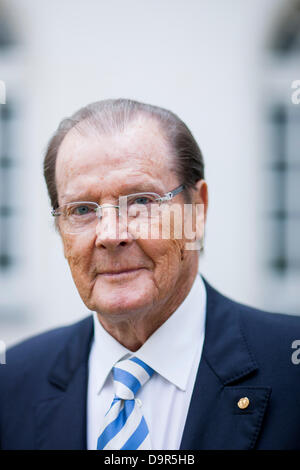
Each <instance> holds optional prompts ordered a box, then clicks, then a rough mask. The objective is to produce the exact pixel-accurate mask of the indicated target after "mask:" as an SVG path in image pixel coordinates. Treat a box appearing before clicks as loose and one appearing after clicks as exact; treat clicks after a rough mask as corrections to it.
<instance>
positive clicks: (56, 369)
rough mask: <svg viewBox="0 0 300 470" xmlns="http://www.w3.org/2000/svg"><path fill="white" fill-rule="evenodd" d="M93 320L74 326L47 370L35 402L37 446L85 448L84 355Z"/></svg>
mask: <svg viewBox="0 0 300 470" xmlns="http://www.w3.org/2000/svg"><path fill="white" fill-rule="evenodd" d="M92 337H93V320H92V317H91V316H90V317H88V318H86V319H84V320H83V321H82V322H80V323H79V324H78V325H77V326H76V330H75V331H74V332H73V334H72V335H71V336H70V337H69V338H68V339H67V340H66V343H65V345H64V347H63V348H62V349H61V351H60V352H59V353H58V355H57V358H56V361H55V363H54V365H53V367H52V369H51V371H50V373H49V376H48V379H49V384H48V389H47V390H46V391H45V392H44V393H43V396H41V397H40V399H39V400H38V402H37V403H36V405H35V407H34V408H35V409H34V412H35V426H36V432H35V436H36V437H35V438H36V448H37V449H86V399H87V379H88V356H89V350H90V344H91V339H92Z"/></svg>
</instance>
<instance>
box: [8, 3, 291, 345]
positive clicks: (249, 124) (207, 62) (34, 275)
mask: <svg viewBox="0 0 300 470" xmlns="http://www.w3.org/2000/svg"><path fill="white" fill-rule="evenodd" d="M285 2H286V0H247V1H241V0H226V1H223V0H202V1H201V0H188V1H183V0H151V1H150V2H147V1H140V0H126V2H125V1H122V0H110V1H104V0H103V1H102V0H100V1H97V0H76V1H74V0H51V1H50V0H44V1H43V2H39V1H37V0H9V1H7V2H6V3H7V7H8V8H9V10H10V12H11V14H12V15H13V20H14V23H15V25H16V27H17V30H18V31H19V34H20V37H21V42H22V45H23V48H22V52H21V59H20V60H21V61H22V67H23V69H24V77H23V78H22V80H21V82H20V86H21V87H22V93H23V95H24V103H25V104H24V106H25V108H24V118H23V124H24V126H23V127H22V129H20V135H18V136H16V139H20V141H21V142H22V143H23V144H22V148H23V151H22V159H23V162H22V164H23V168H24V181H23V188H22V192H21V194H20V197H21V198H22V201H23V203H24V207H25V203H26V206H27V207H30V208H31V213H30V216H28V217H27V216H26V217H23V218H22V220H20V230H21V232H22V237H21V238H22V241H21V242H20V243H21V244H22V248H23V250H24V258H25V261H26V268H25V269H26V274H25V271H24V273H23V275H22V276H21V277H20V278H19V281H18V288H17V290H18V295H17V297H18V299H16V295H15V294H14V295H12V298H11V302H12V303H13V302H15V303H18V304H19V305H21V307H22V304H24V312H25V310H26V311H28V312H29V313H28V316H27V317H26V318H25V319H24V320H22V319H20V320H17V321H15V322H11V324H10V325H9V324H8V323H6V324H5V325H4V324H3V325H2V327H1V337H2V338H3V339H4V340H5V341H6V342H7V343H13V342H16V341H17V340H19V339H20V338H23V337H25V336H27V335H28V334H33V333H36V332H38V331H41V330H44V329H46V328H50V327H53V326H56V325H61V324H65V323H69V322H72V321H74V320H76V319H78V318H80V317H82V316H83V315H85V314H86V313H87V311H86V309H85V306H84V305H83V304H82V302H81V300H80V298H79V296H78V294H77V291H76V289H75V287H74V285H73V282H72V279H71V276H70V274H69V271H68V268H67V266H66V262H65V260H64V258H63V254H62V249H61V244H60V241H59V239H58V236H57V235H56V234H55V232H54V230H52V227H51V223H52V221H51V217H50V215H49V213H50V207H49V202H48V199H47V194H46V188H45V184H44V181H43V179H42V158H43V152H44V149H45V146H46V143H47V141H48V139H49V138H50V135H51V133H52V132H53V131H54V129H55V128H56V126H57V125H58V122H59V121H60V120H61V119H62V118H63V117H64V116H66V115H69V114H70V113H72V112H73V111H75V110H76V109H77V108H79V107H81V106H82V105H84V104H86V103H88V102H91V101H96V100H99V99H105V98H117V97H129V98H133V99H137V100H141V101H145V102H149V103H151V104H156V105H160V106H163V107H166V108H169V109H171V110H172V111H174V112H176V113H177V114H178V115H179V116H180V117H181V118H182V119H183V120H184V121H185V122H186V123H187V125H188V126H189V127H190V129H191V130H192V132H193V133H194V135H195V137H196V139H197V140H198V142H199V144H200V147H201V149H202V151H203V153H204V158H205V162H206V176H207V181H208V184H209V189H210V208H209V216H208V224H207V231H206V248H205V255H204V257H203V258H202V261H201V266H200V270H201V272H202V273H203V274H204V275H206V277H207V279H208V280H209V281H210V282H211V283H212V284H213V285H214V286H215V287H216V288H218V289H220V290H221V291H222V292H223V293H225V294H227V295H229V296H232V297H233V298H235V299H236V300H239V301H241V302H246V303H249V304H252V305H254V306H258V307H263V308H268V307H272V306H273V303H272V298H271V297H272V294H271V292H270V293H269V295H270V296H269V298H266V296H265V295H264V289H263V285H264V279H265V272H264V270H263V269H262V266H261V259H262V256H261V255H262V252H261V251H262V234H261V227H260V224H261V222H260V213H259V210H260V196H261V192H262V187H263V181H262V178H263V173H262V172H261V162H262V159H264V147H263V145H262V139H263V136H262V125H263V118H264V116H263V115H262V112H261V106H260V104H261V103H260V93H261V84H262V78H263V73H264V65H263V60H264V45H265V40H266V35H267V33H268V30H269V28H270V25H271V24H272V19H273V17H276V15H277V14H278V7H279V6H282V5H283V4H284V3H285ZM0 65H1V57H0ZM0 70H1V69H0ZM296 78H297V77H296ZM0 79H5V77H2V76H1V72H0ZM27 215H28V214H27Z"/></svg>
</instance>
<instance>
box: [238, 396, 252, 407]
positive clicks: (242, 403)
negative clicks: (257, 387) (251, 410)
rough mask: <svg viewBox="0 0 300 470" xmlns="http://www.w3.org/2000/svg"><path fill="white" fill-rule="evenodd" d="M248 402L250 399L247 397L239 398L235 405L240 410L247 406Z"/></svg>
mask: <svg viewBox="0 0 300 470" xmlns="http://www.w3.org/2000/svg"><path fill="white" fill-rule="evenodd" d="M249 404H250V400H249V398H248V397H243V398H240V399H239V401H238V402H237V406H238V407H239V408H240V410H244V409H245V408H248V406H249Z"/></svg>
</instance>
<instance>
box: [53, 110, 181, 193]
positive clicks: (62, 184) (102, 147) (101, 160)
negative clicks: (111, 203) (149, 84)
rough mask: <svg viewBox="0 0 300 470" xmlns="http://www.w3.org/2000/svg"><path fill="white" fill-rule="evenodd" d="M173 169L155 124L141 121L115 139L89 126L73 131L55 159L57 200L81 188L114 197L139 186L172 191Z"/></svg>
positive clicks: (164, 140)
mask: <svg viewBox="0 0 300 470" xmlns="http://www.w3.org/2000/svg"><path fill="white" fill-rule="evenodd" d="M173 166H174V165H173V157H172V155H171V150H170V146H169V144H168V142H167V141H166V138H165V137H164V135H163V133H162V130H161V129H160V127H159V124H158V123H157V122H155V121H154V120H150V119H139V120H137V121H135V122H133V123H131V124H130V125H129V126H128V127H127V128H126V129H125V130H124V131H123V132H116V133H115V134H113V135H107V134H101V133H99V134H98V133H97V132H96V131H95V130H93V129H91V128H88V127H87V128H83V130H82V131H81V132H79V131H78V130H77V129H72V130H71V131H70V132H69V133H68V134H67V136H66V137H65V139H64V140H63V142H62V144H61V146H60V149H59V152H58V155H57V161H56V184H57V190H58V195H59V199H60V200H61V202H62V201H65V200H67V199H68V198H69V197H72V196H73V195H74V197H75V196H76V193H81V192H82V191H83V188H87V190H89V189H90V190H95V191H97V190H99V189H101V192H107V194H111V195H113V193H114V191H115V192H116V193H120V191H122V189H123V188H125V187H126V186H128V187H130V185H140V184H143V183H144V184H145V185H147V184H148V186H149V188H150V187H151V185H153V190H154V186H156V188H157V191H158V190H159V189H160V190H161V191H163V190H164V189H165V188H166V190H170V189H172V188H170V187H169V185H170V184H172V182H175V180H176V177H175V174H174V171H173ZM141 190H143V188H142V187H141ZM148 190H150V189H148Z"/></svg>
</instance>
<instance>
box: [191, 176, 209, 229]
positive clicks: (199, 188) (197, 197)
mask: <svg viewBox="0 0 300 470" xmlns="http://www.w3.org/2000/svg"><path fill="white" fill-rule="evenodd" d="M193 203H195V204H203V211H204V222H206V216H207V209H208V187H207V183H206V181H205V180H204V179H202V180H199V181H197V183H196V184H195V189H194V191H193Z"/></svg>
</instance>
